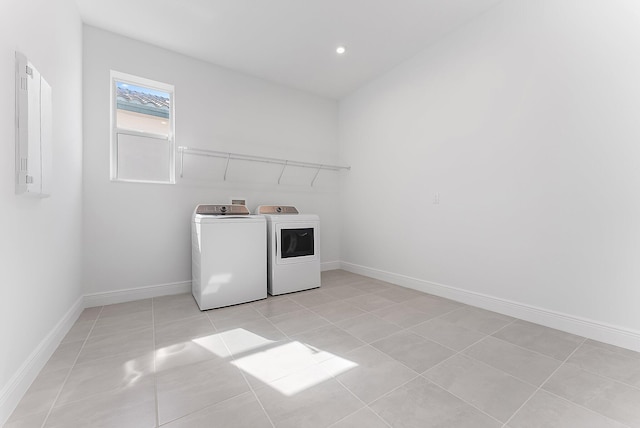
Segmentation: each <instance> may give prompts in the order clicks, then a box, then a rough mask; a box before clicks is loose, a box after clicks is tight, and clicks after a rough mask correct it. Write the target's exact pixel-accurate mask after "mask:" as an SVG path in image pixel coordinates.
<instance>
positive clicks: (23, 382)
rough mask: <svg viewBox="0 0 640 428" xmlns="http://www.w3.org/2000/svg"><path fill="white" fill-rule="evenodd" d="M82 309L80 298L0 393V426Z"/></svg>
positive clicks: (81, 299)
mask: <svg viewBox="0 0 640 428" xmlns="http://www.w3.org/2000/svg"><path fill="white" fill-rule="evenodd" d="M83 309H84V306H83V298H82V297H80V298H79V299H78V300H76V302H75V303H74V304H73V306H71V308H70V309H69V310H68V311H67V313H66V314H65V315H64V316H63V317H62V319H61V320H60V321H58V323H57V324H56V325H55V326H54V327H53V329H51V331H50V332H49V334H48V335H47V336H46V337H45V338H44V339H43V340H42V341H41V342H40V344H39V345H38V346H37V347H36V349H34V350H33V352H32V353H31V355H29V357H28V358H27V359H26V360H25V362H24V363H22V365H21V366H20V368H19V369H18V371H16V373H15V374H14V375H13V377H11V379H9V382H7V384H6V385H5V387H4V388H3V389H2V391H0V426H3V425H4V423H5V422H6V421H7V419H9V416H11V413H13V410H14V409H15V408H16V406H17V405H18V403H19V402H20V400H21V399H22V397H23V396H24V394H25V393H26V392H27V390H28V389H29V387H30V386H31V384H32V383H33V381H34V379H35V378H36V377H37V376H38V373H40V370H42V368H43V367H44V365H45V364H46V363H47V361H49V358H51V355H52V354H53V353H54V352H55V350H56V348H57V347H58V345H59V344H60V342H61V341H62V339H63V338H64V336H65V335H66V334H67V333H68V332H69V330H70V329H71V327H72V326H73V324H74V323H75V322H76V320H77V319H78V317H79V316H80V314H81V313H82V310H83Z"/></svg>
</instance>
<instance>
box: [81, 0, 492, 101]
mask: <svg viewBox="0 0 640 428" xmlns="http://www.w3.org/2000/svg"><path fill="white" fill-rule="evenodd" d="M76 1H77V3H78V7H79V9H80V14H81V15H82V18H83V21H84V22H85V23H87V24H89V25H92V26H95V27H99V28H103V29H105V30H109V31H112V32H115V33H118V34H122V35H125V36H128V37H131V38H134V39H138V40H141V41H144V42H147V43H151V44H154V45H157V46H160V47H163V48H166V49H170V50H173V51H176V52H179V53H182V54H185V55H188V56H191V57H195V58H199V59H201V60H204V61H208V62H211V63H214V64H218V65H221V66H224V67H228V68H231V69H234V70H238V71H241V72H244V73H247V74H250V75H253V76H257V77H260V78H263V79H267V80H270V81H273V82H277V83H280V84H283V85H286V86H289V87H293V88H297V89H301V90H304V91H309V92H312V93H315V94H318V95H322V96H326V97H330V98H336V99H339V98H341V97H343V96H345V95H347V94H348V93H350V92H351V91H353V90H355V89H357V88H358V87H360V86H362V85H363V84H365V83H366V82H367V81H369V80H371V79H372V78H374V77H376V76H378V75H380V74H382V73H383V72H385V71H387V70H389V69H391V68H392V67H394V66H395V65H397V64H399V63H400V62H402V61H403V60H405V59H407V58H409V57H411V56H413V55H415V54H416V53H418V52H419V51H421V50H422V49H424V48H425V47H426V46H428V45H429V44H431V43H432V42H434V41H435V40H437V39H438V38H440V37H442V36H443V35H444V34H446V33H448V32H450V31H452V30H454V29H455V28H457V27H459V26H460V25H463V24H464V23H466V22H467V21H469V20H470V19H472V18H474V17H475V16H477V15H479V14H481V13H483V12H484V11H486V10H487V9H489V8H491V7H492V6H494V5H495V4H497V3H499V2H500V1H502V0H186V1H185V0H109V1H104V0H76ZM338 45H344V46H346V48H347V52H346V53H345V54H344V55H342V56H340V55H337V54H336V52H335V49H336V47H337V46H338Z"/></svg>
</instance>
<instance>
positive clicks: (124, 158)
mask: <svg viewBox="0 0 640 428" xmlns="http://www.w3.org/2000/svg"><path fill="white" fill-rule="evenodd" d="M111 105H112V107H111V179H112V180H117V181H136V182H145V183H175V147H174V135H173V126H174V125H173V124H174V120H173V112H174V106H173V86H172V85H167V84H165V83H160V82H154V81H152V80H148V79H143V78H141V77H136V76H131V75H129V74H124V73H118V72H115V71H112V72H111Z"/></svg>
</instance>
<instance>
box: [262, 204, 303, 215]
mask: <svg viewBox="0 0 640 428" xmlns="http://www.w3.org/2000/svg"><path fill="white" fill-rule="evenodd" d="M256 214H274V215H280V214H298V210H297V209H296V207H293V206H287V205H260V206H259V207H258V209H257V210H256Z"/></svg>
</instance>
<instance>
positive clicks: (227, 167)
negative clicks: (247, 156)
mask: <svg viewBox="0 0 640 428" xmlns="http://www.w3.org/2000/svg"><path fill="white" fill-rule="evenodd" d="M229 160H231V153H228V154H227V163H226V164H225V166H224V177H223V179H222V180H223V181H227V171H228V170H229Z"/></svg>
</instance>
